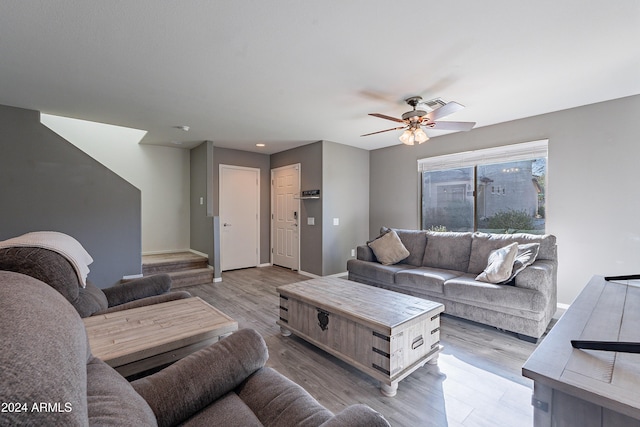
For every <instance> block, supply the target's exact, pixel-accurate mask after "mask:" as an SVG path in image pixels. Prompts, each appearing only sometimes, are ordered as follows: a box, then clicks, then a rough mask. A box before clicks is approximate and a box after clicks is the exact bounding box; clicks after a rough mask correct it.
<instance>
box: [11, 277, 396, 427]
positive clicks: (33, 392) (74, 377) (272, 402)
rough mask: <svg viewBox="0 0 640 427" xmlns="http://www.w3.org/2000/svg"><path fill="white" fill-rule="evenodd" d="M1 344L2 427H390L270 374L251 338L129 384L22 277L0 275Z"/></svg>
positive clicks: (57, 300) (46, 289) (60, 302)
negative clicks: (331, 406)
mask: <svg viewBox="0 0 640 427" xmlns="http://www.w3.org/2000/svg"><path fill="white" fill-rule="evenodd" d="M0 336H1V337H2V351H1V352H0V372H1V373H2V374H1V375H0V402H3V403H5V402H6V403H7V404H9V403H10V404H11V405H12V406H10V407H7V408H6V409H7V410H6V411H0V425H3V426H4V425H12V426H13V425H34V426H65V427H71V426H93V425H96V426H98V425H99V426H118V427H127V426H135V427H143V426H156V425H160V426H174V425H188V426H212V425H223V426H225V427H233V426H242V427H250V426H273V427H276V426H277V427H286V426H322V427H331V426H333V427H339V426H345V427H346V426H349V427H359V426H362V427H365V426H366V427H383V426H389V424H388V423H387V421H386V420H385V419H384V418H383V417H382V416H381V415H380V414H379V413H377V412H375V411H374V410H373V409H371V408H370V407H368V406H365V405H361V404H354V405H351V406H348V407H347V408H345V409H344V410H342V411H341V412H340V413H339V414H336V415H334V414H333V413H331V412H330V411H329V410H327V409H326V408H325V407H324V406H322V405H320V403H318V402H317V401H316V400H315V399H314V398H313V397H312V396H311V395H310V394H308V393H307V392H306V391H305V390H304V389H303V388H301V387H300V386H298V385H297V384H295V383H293V382H292V381H290V380H289V379H287V378H286V377H284V376H282V375H281V374H279V373H278V372H276V371H275V370H273V369H271V368H267V367H265V366H264V365H265V363H266V361H267V359H268V357H269V355H268V352H267V347H266V344H265V342H264V340H263V339H262V337H261V336H260V334H258V333H257V332H256V331H254V330H251V329H243V330H240V331H238V332H236V333H234V334H232V335H231V336H229V337H227V338H225V339H223V340H221V341H219V342H217V343H215V344H212V345H210V346H208V347H205V348H204V349H202V350H199V351H197V352H195V353H193V354H191V355H189V356H187V357H185V358H184V359H181V360H178V361H177V362H175V363H174V364H172V365H171V366H168V367H166V368H164V369H162V370H161V371H159V372H156V373H154V374H152V375H149V376H147V377H144V378H141V379H138V380H136V381H134V382H132V383H129V382H128V381H127V380H126V379H125V378H123V377H122V376H121V375H120V374H118V373H117V372H116V371H115V370H114V369H113V368H111V367H110V366H108V365H107V364H106V363H104V362H103V361H102V360H100V359H98V358H96V357H95V356H93V355H92V353H91V348H90V346H89V341H88V339H87V334H86V331H85V328H84V324H83V322H82V320H81V319H80V317H79V315H78V313H77V312H76V310H74V308H73V307H72V306H71V305H70V304H69V303H68V302H67V301H66V300H65V299H64V298H63V297H62V296H61V295H60V294H59V293H58V292H56V291H54V290H53V289H52V288H51V287H50V286H47V285H46V284H44V283H42V282H41V281H39V280H36V279H34V278H32V277H29V276H26V275H23V274H18V273H13V272H7V271H0ZM9 409H10V410H9Z"/></svg>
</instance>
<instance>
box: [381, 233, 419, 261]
mask: <svg viewBox="0 0 640 427" xmlns="http://www.w3.org/2000/svg"><path fill="white" fill-rule="evenodd" d="M388 230H390V229H389V228H387V227H382V228H381V229H380V234H382V233H386V232H387V231H388ZM393 230H394V231H395V232H396V234H397V235H398V237H399V238H400V241H401V242H402V244H403V245H404V247H405V248H407V250H408V251H409V256H408V257H407V258H406V259H405V260H404V263H405V264H411V265H415V266H416V267H420V266H421V265H422V259H423V258H424V250H425V247H426V246H427V232H426V231H423V230H403V229H398V228H394V229H393Z"/></svg>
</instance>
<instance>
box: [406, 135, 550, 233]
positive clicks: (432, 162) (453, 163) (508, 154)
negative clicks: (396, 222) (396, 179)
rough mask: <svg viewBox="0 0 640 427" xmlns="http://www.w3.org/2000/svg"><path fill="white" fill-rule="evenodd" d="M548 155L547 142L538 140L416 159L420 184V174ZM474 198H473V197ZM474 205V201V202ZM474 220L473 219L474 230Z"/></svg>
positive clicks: (420, 186) (419, 190)
mask: <svg viewBox="0 0 640 427" xmlns="http://www.w3.org/2000/svg"><path fill="white" fill-rule="evenodd" d="M548 155H549V140H548V139H540V140H536V141H529V142H521V143H517V144H509V145H502V146H499V147H492V148H484V149H480V150H473V151H464V152H461V153H454V154H445V155H441V156H433V157H426V158H422V159H418V173H419V176H420V182H422V172H426V171H428V172H435V171H442V170H447V169H459V168H467V167H473V168H475V167H476V166H482V165H490V164H496V163H507V162H516V161H519V160H532V159H538V158H541V157H544V158H547V170H548V167H549V166H548V157H549V156H548ZM547 184H548V182H547ZM418 194H419V196H418V197H419V198H420V200H421V198H422V184H420V185H419V186H418ZM474 197H475V196H474ZM474 203H475V201H474ZM418 207H419V212H418V215H419V218H420V227H422V214H423V212H422V203H421V202H419V203H418ZM476 220H477V219H476V218H474V219H473V222H474V228H475V223H476Z"/></svg>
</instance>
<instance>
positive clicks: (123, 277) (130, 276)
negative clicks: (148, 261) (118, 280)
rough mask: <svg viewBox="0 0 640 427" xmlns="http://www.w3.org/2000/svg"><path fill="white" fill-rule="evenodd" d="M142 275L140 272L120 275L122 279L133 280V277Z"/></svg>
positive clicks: (136, 277) (137, 277)
mask: <svg viewBox="0 0 640 427" xmlns="http://www.w3.org/2000/svg"><path fill="white" fill-rule="evenodd" d="M141 277H142V274H131V275H129V276H122V280H133V279H139V278H141Z"/></svg>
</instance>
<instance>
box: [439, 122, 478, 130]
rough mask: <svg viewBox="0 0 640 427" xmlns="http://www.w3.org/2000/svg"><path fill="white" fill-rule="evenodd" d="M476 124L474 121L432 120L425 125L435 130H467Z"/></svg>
mask: <svg viewBox="0 0 640 427" xmlns="http://www.w3.org/2000/svg"><path fill="white" fill-rule="evenodd" d="M475 125H476V122H434V123H432V124H429V125H427V127H428V128H429V129H436V130H458V131H468V130H471V129H473V127H474V126H475Z"/></svg>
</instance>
